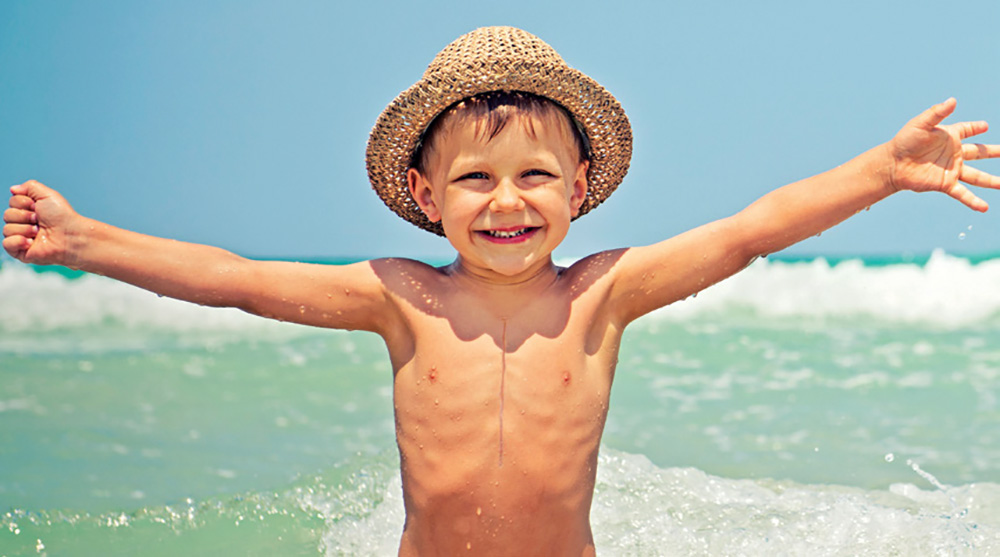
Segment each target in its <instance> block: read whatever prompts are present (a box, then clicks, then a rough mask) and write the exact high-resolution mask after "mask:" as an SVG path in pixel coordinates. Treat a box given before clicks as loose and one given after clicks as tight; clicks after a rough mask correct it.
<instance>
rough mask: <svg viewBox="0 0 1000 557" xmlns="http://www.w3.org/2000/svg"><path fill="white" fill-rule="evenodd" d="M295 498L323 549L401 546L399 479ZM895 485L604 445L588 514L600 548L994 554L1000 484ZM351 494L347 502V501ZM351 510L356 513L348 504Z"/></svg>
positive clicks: (391, 549)
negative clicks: (807, 478)
mask: <svg viewBox="0 0 1000 557" xmlns="http://www.w3.org/2000/svg"><path fill="white" fill-rule="evenodd" d="M364 476H365V477H366V482H361V485H360V486H358V485H354V483H353V482H352V483H351V484H350V485H348V486H340V488H339V489H337V490H335V491H333V492H327V493H325V494H319V493H310V494H309V495H308V496H300V500H299V504H300V505H301V506H302V507H303V508H304V509H306V510H308V511H310V512H311V513H316V514H319V515H320V516H323V517H325V519H326V531H325V532H324V534H323V536H322V543H323V548H324V549H325V552H326V555H344V554H348V555H354V554H364V555H390V554H393V553H395V551H396V547H397V544H398V543H399V535H400V532H401V531H402V526H403V521H404V514H403V502H402V495H401V488H402V486H401V483H400V480H399V478H398V475H388V474H383V475H381V476H382V480H381V481H380V482H378V483H379V486H380V487H379V488H378V489H377V490H376V492H377V493H380V495H375V496H373V493H372V488H373V486H372V485H371V484H370V483H367V482H370V481H371V480H372V479H374V478H372V477H371V476H369V475H367V474H364ZM914 481H915V482H918V483H922V485H923V487H922V488H921V487H918V486H917V485H913V484H908V483H907V484H895V485H893V486H891V487H890V488H889V489H888V490H864V489H860V488H853V487H844V486H832V485H803V484H796V483H793V482H778V481H774V480H745V479H727V478H721V477H717V476H712V475H709V474H706V473H704V472H702V471H700V470H697V469H693V468H659V467H657V466H655V465H654V464H652V463H651V462H650V461H649V460H648V459H647V458H646V457H644V456H642V455H636V454H629V453H624V452H619V451H615V450H611V449H608V448H606V447H605V448H602V449H601V456H600V463H599V467H598V474H597V486H596V492H595V496H594V503H593V508H592V510H591V522H592V527H593V530H594V540H595V544H596V546H597V550H598V554H599V555H663V556H670V555H676V556H687V555H747V556H757V555H760V556H764V555H812V556H824V555H871V556H874V555H966V554H969V555H993V554H997V553H996V552H997V551H1000V485H996V484H989V483H984V484H972V485H965V486H958V487H948V486H943V485H938V486H936V487H935V486H934V485H932V484H930V483H924V482H923V480H922V478H921V476H917V475H915V476H914ZM345 497H346V498H347V499H349V500H347V501H346V502H345ZM345 509H350V512H344V510H345Z"/></svg>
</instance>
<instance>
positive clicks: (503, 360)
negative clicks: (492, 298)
mask: <svg viewBox="0 0 1000 557" xmlns="http://www.w3.org/2000/svg"><path fill="white" fill-rule="evenodd" d="M500 345H501V346H500V456H499V459H498V461H497V465H498V466H500V467H502V466H503V398H504V397H503V388H504V379H505V378H506V376H507V320H506V319H503V332H501V333H500Z"/></svg>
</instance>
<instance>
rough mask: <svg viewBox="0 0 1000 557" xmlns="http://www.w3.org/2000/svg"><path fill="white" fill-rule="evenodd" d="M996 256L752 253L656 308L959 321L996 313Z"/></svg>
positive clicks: (999, 294) (673, 313)
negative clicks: (923, 259) (700, 287)
mask: <svg viewBox="0 0 1000 557" xmlns="http://www.w3.org/2000/svg"><path fill="white" fill-rule="evenodd" d="M997 284H1000V260H989V261H986V262H983V263H980V264H978V265H973V264H972V263H970V262H969V261H968V260H966V259H962V258H959V257H954V256H950V255H947V254H945V253H944V252H940V251H938V252H935V253H934V254H933V255H932V256H931V258H930V260H929V261H928V262H927V263H926V264H925V265H924V266H919V265H916V264H896V265H887V266H882V267H868V266H865V265H864V264H863V263H862V261H860V260H849V261H844V262H841V263H839V264H837V265H835V266H831V265H830V264H829V263H828V262H827V261H826V260H824V259H816V260H813V261H811V262H804V263H786V262H780V261H777V262H774V261H769V260H763V259H762V260H758V261H757V262H755V263H754V264H753V265H751V266H750V267H749V268H747V269H746V270H744V271H743V272H742V273H740V274H738V275H736V276H734V277H732V278H730V279H728V280H726V281H723V282H721V283H719V284H716V285H714V286H712V287H710V288H708V289H706V290H705V291H704V292H702V293H700V294H698V296H697V297H693V298H689V299H687V300H684V301H681V302H677V303H675V304H673V305H671V306H668V307H667V308H664V309H663V310H661V311H659V312H658V313H657V315H658V316H660V317H666V318H680V319H684V318H689V317H691V316H694V315H699V314H703V313H715V312H722V311H725V310H728V309H733V308H746V309H749V310H751V311H753V312H755V313H756V314H758V315H762V316H768V317H787V316H805V317H852V316H862V315H864V316H873V317H877V318H880V319H885V320H890V321H899V322H913V323H931V324H936V325H940V326H960V325H968V324H971V323H977V322H981V321H983V320H986V319H989V318H992V317H995V316H997V315H998V314H1000V289H998V288H997V287H996V285H997Z"/></svg>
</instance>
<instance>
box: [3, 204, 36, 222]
mask: <svg viewBox="0 0 1000 557" xmlns="http://www.w3.org/2000/svg"><path fill="white" fill-rule="evenodd" d="M3 221H4V222H7V223H12V224H38V214H37V213H35V212H34V211H25V210H24V209H14V208H10V209H7V210H6V211H4V212H3Z"/></svg>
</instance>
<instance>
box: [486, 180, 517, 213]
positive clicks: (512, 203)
mask: <svg viewBox="0 0 1000 557" xmlns="http://www.w3.org/2000/svg"><path fill="white" fill-rule="evenodd" d="M522 209H524V200H523V199H521V192H520V191H519V190H518V188H517V186H516V185H514V183H513V182H511V181H510V180H501V181H500V183H498V184H497V187H496V188H494V189H493V199H491V200H490V211H493V212H494V213H511V212H514V211H520V210H522Z"/></svg>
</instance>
